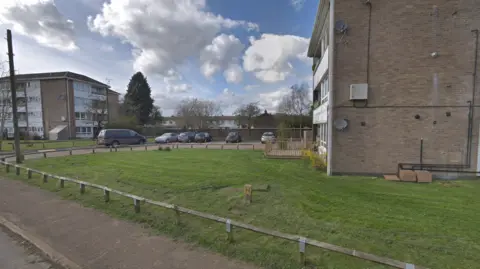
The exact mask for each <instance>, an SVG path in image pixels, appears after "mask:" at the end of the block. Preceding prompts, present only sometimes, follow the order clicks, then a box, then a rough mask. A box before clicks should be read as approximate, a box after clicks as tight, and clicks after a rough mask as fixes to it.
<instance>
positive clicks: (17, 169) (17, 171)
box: [15, 165, 20, 176]
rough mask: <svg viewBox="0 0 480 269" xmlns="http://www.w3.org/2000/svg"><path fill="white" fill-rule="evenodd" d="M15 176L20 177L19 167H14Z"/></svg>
mask: <svg viewBox="0 0 480 269" xmlns="http://www.w3.org/2000/svg"><path fill="white" fill-rule="evenodd" d="M15 175H17V176H19V175H20V166H17V165H15Z"/></svg>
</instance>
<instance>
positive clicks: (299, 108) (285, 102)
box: [277, 84, 311, 116]
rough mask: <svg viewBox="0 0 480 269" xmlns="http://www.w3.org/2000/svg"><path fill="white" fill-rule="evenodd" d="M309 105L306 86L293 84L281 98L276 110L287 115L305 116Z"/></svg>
mask: <svg viewBox="0 0 480 269" xmlns="http://www.w3.org/2000/svg"><path fill="white" fill-rule="evenodd" d="M310 103H311V102H310V99H309V90H308V85H307V84H295V85H293V86H292V87H290V91H289V92H288V93H287V94H286V95H284V96H283V98H282V100H281V101H280V104H279V105H278V109H277V110H278V112H280V113H285V114H287V115H297V116H300V115H307V114H308V112H309V110H310Z"/></svg>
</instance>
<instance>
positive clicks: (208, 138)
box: [195, 132, 212, 143]
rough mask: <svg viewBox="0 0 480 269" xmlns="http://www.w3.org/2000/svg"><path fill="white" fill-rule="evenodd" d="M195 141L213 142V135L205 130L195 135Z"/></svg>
mask: <svg viewBox="0 0 480 269" xmlns="http://www.w3.org/2000/svg"><path fill="white" fill-rule="evenodd" d="M195 142H200V143H203V142H212V136H211V135H210V134H209V133H205V132H202V133H197V134H196V135H195Z"/></svg>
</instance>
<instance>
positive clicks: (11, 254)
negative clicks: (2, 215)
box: [0, 227, 55, 269]
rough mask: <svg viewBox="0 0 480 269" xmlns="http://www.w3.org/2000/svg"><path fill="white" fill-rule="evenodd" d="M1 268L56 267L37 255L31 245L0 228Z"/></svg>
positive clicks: (35, 268) (47, 268) (42, 268)
mask: <svg viewBox="0 0 480 269" xmlns="http://www.w3.org/2000/svg"><path fill="white" fill-rule="evenodd" d="M0 268H2V269H53V268H55V267H54V266H53V265H52V264H50V262H49V261H47V260H45V259H43V258H42V257H41V255H39V254H37V253H36V251H35V250H34V249H32V247H31V246H30V245H29V244H25V242H22V241H21V240H20V239H18V238H16V237H15V236H12V235H11V234H10V233H8V232H7V231H6V230H5V229H3V228H2V227H0Z"/></svg>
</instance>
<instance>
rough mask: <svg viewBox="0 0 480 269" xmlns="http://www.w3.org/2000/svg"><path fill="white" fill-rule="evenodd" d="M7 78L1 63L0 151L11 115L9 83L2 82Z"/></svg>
mask: <svg viewBox="0 0 480 269" xmlns="http://www.w3.org/2000/svg"><path fill="white" fill-rule="evenodd" d="M6 76H7V71H6V70H5V66H4V65H3V63H0V132H1V133H0V134H1V136H0V150H2V145H3V140H4V139H5V138H6V136H8V132H7V133H5V130H6V129H5V122H6V121H7V119H9V118H10V117H11V115H12V113H11V110H12V97H11V95H10V87H9V82H8V81H7V80H4V79H3V78H5V77H6Z"/></svg>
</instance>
